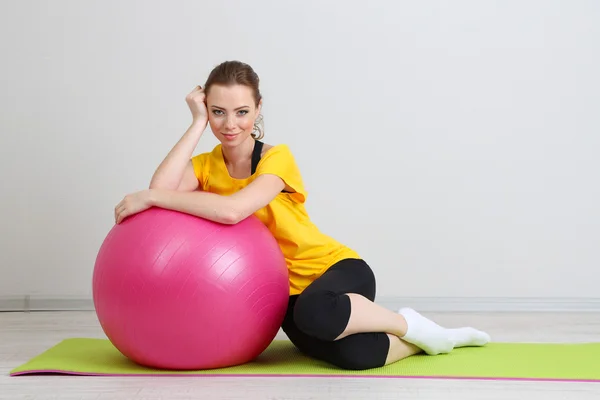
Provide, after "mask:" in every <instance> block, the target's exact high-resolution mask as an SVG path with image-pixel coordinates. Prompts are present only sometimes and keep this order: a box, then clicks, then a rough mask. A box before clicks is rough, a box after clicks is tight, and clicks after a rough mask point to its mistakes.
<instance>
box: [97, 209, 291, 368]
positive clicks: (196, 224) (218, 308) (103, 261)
mask: <svg viewBox="0 0 600 400" xmlns="http://www.w3.org/2000/svg"><path fill="white" fill-rule="evenodd" d="M93 298H94V305H95V308H96V314H97V316H98V320H99V322H100V324H101V326H102V329H103V330H104V332H105V334H106V336H107V337H108V339H109V340H110V341H111V342H112V344H113V345H114V346H115V347H116V348H117V349H118V350H119V351H120V352H121V353H122V354H123V355H125V356H126V357H128V358H129V359H131V360H132V361H134V362H136V363H138V364H141V365H145V366H148V367H152V368H160V369H172V370H198V369H211V368H221V367H229V366H234V365H239V364H244V363H246V362H248V361H251V360H253V359H255V358H256V357H257V356H258V355H259V354H260V353H262V352H263V351H264V350H265V349H266V348H267V347H268V346H269V344H270V343H271V342H272V340H273V339H274V338H275V335H276V334H277V332H278V330H279V328H280V326H281V323H282V321H283V317H284V315H285V312H286V309H287V303H288V298H289V282H288V272H287V267H286V263H285V259H284V257H283V254H282V253H281V250H280V249H279V246H278V245H277V242H276V241H275V239H274V237H273V236H272V234H271V233H270V232H269V230H268V229H267V228H266V227H265V226H264V224H262V222H260V220H259V219H258V218H256V217H255V216H250V217H249V218H247V219H245V220H243V221H241V222H239V223H237V224H235V225H224V224H218V223H214V222H211V221H208V220H206V219H203V218H198V217H194V216H191V215H189V214H184V213H179V212H175V211H170V210H165V209H160V208H151V209H149V210H147V211H144V212H142V213H139V214H136V215H134V216H131V217H129V218H127V219H125V220H124V221H123V222H121V223H120V224H118V225H115V226H114V227H113V228H112V229H111V231H110V232H109V233H108V235H107V237H106V239H105V240H104V242H103V243H102V246H101V247H100V250H99V252H98V255H97V258H96V263H95V266H94V273H93Z"/></svg>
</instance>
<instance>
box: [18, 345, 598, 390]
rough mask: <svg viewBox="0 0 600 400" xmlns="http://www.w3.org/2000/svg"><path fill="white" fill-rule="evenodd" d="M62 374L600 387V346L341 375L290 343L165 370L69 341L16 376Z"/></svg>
mask: <svg viewBox="0 0 600 400" xmlns="http://www.w3.org/2000/svg"><path fill="white" fill-rule="evenodd" d="M42 373H58V374H71V375H103V376H107V375H108V376H121V375H130V376H159V375H160V376H169V375H178V376H181V375H188V376H255V377H258V376H262V377H266V376H269V377H274V376H297V377H308V376H310V377H371V378H373V377H380V378H384V377H385V378H430V379H507V380H558V381H589V382H592V381H594V382H600V343H582V344H554V343H489V344H488V345H487V346H485V347H479V348H476V347H473V348H460V349H455V350H454V351H453V352H452V353H450V354H444V355H438V356H428V355H424V354H419V355H416V356H412V357H409V358H406V359H404V360H401V361H399V362H396V363H394V364H391V365H388V366H385V367H382V368H375V369H370V370H366V371H347V370H341V369H339V368H336V367H334V366H331V365H329V364H327V363H324V362H320V361H316V360H313V359H310V358H308V357H306V356H304V355H302V354H300V353H299V352H298V351H297V350H296V349H295V347H294V346H293V345H292V344H291V343H290V342H289V341H287V340H276V341H273V343H271V345H270V346H269V348H267V349H266V350H265V351H264V352H263V353H262V354H261V355H260V356H259V357H258V358H257V359H256V360H254V361H252V362H249V363H247V364H244V365H239V366H235V367H229V368H221V369H214V370H204V371H183V372H179V371H165V370H156V369H150V368H145V367H142V366H139V365H137V364H135V363H133V362H131V361H129V360H128V359H127V358H125V357H124V356H123V355H121V353H120V352H119V351H118V350H117V349H116V348H115V347H114V346H113V345H112V344H111V343H110V342H109V341H108V340H103V339H67V340H64V341H62V342H60V343H59V344H57V345H56V346H54V347H52V348H50V349H49V350H47V351H46V352H44V353H42V354H40V355H39V356H37V357H34V358H33V359H31V360H30V361H29V362H27V363H26V364H24V365H22V366H20V367H18V368H15V369H14V370H12V371H11V373H10V374H11V375H12V376H17V375H26V374H42Z"/></svg>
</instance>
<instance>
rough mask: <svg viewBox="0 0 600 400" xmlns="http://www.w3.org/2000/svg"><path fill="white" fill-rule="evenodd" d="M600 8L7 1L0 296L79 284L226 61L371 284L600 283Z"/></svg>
mask: <svg viewBox="0 0 600 400" xmlns="http://www.w3.org/2000/svg"><path fill="white" fill-rule="evenodd" d="M599 20H600V3H598V2H597V1H594V0H589V1H574V0H563V1H547V0H529V1H516V0H515V1H503V2H497V1H482V0H472V1H464V0H463V1H458V0H455V1H429V2H418V1H391V0H390V1H369V2H348V1H335V2H334V1H307V0H303V1H295V2H289V1H275V0H274V1H263V0H254V1H250V2H246V1H242V0H235V1H178V2H174V4H171V3H170V2H158V1H155V2H146V1H115V0H113V1H106V0H103V1H85V2H81V1H76V0H73V1H65V0H61V1H54V2H46V1H22V2H17V1H13V2H8V1H7V2H2V3H1V4H0V44H1V47H0V48H1V49H2V62H1V63H0V79H2V90H1V92H0V93H1V94H0V96H1V97H0V110H1V111H0V117H1V119H0V130H1V136H0V149H1V151H2V157H1V158H0V163H1V164H0V174H1V182H2V185H1V191H2V196H1V200H0V201H1V204H0V214H1V215H0V217H1V226H2V229H1V240H0V246H1V247H0V295H3V296H20V295H34V296H36V295H37V296H58V297H60V296H65V297H68V296H82V297H86V296H87V297H89V296H90V295H91V276H92V270H93V264H94V260H95V256H96V252H97V250H98V248H99V246H100V244H101V242H102V240H103V239H104V236H105V235H106V233H107V232H108V230H109V229H110V228H111V226H112V225H113V219H112V217H113V208H114V205H115V204H116V203H117V202H118V201H119V200H120V199H121V198H122V197H123V196H124V195H125V194H127V193H129V192H133V191H137V190H140V189H143V188H145V187H146V186H147V184H148V182H149V179H150V177H151V175H152V173H153V171H154V168H155V167H156V166H157V165H158V163H159V162H160V161H161V160H162V158H163V157H164V156H165V155H166V153H167V152H168V150H169V149H170V148H171V146H173V145H174V144H175V142H176V141H177V140H178V139H179V137H180V136H181V135H182V134H183V132H184V131H185V129H186V128H187V127H188V126H189V123H190V122H191V119H190V113H189V110H188V108H187V106H186V104H185V101H184V97H185V95H186V94H187V93H188V92H189V91H190V90H191V89H192V88H193V86H194V85H196V84H201V83H203V82H204V80H205V79H206V76H207V74H208V72H209V71H210V69H212V68H213V67H214V66H215V65H216V64H218V63H219V62H221V61H224V60H227V59H240V60H243V61H246V62H249V63H250V64H252V65H253V66H254V67H255V69H256V70H257V72H258V73H259V75H260V76H261V79H262V90H263V94H264V97H265V108H264V115H265V124H266V129H267V131H266V133H267V136H266V141H267V142H269V143H272V144H275V143H282V142H285V143H288V144H289V145H290V146H291V147H292V149H293V150H294V152H295V154H296V157H297V159H298V162H299V163H300V165H301V168H302V171H303V174H304V178H305V181H306V184H307V186H308V189H309V210H310V211H311V213H312V216H313V219H314V220H315V221H316V222H317V223H318V224H319V225H320V226H321V227H322V229H323V230H324V231H325V232H327V233H330V234H331V235H333V236H335V237H337V238H339V239H340V240H342V241H344V242H346V243H347V244H349V245H351V246H353V247H354V248H356V249H357V250H358V251H359V252H360V253H361V254H362V255H363V256H364V257H365V258H366V259H367V260H368V261H369V262H370V264H371V265H372V266H373V268H374V269H375V271H376V273H377V275H378V278H379V295H381V296H448V297H456V296H467V297H468V296H480V297H486V296H496V297H575V298H580V297H581V298H583V297H600V296H599V294H598V289H597V287H598V286H597V285H598V282H600V272H599V268H598V267H599V264H600V255H599V253H598V248H599V246H598V245H599V244H600V234H599V226H600V209H599V207H598V204H600V195H599V187H600V186H599V182H600V176H599V175H600V174H599V169H600V161H599V159H598V157H597V154H598V149H599V146H600V137H599V131H600V120H599V113H598V110H599V107H600V78H599V76H600V74H599V73H598V71H600V56H599V50H600V24H598V21H599ZM215 144H216V142H215V140H214V138H213V137H212V136H211V134H210V132H207V134H206V135H205V137H204V138H203V139H202V141H201V143H200V145H199V147H198V151H207V150H209V149H210V148H212V146H214V145H215Z"/></svg>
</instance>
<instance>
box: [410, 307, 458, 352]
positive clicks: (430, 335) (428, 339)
mask: <svg viewBox="0 0 600 400" xmlns="http://www.w3.org/2000/svg"><path fill="white" fill-rule="evenodd" d="M399 314H400V315H402V316H403V317H404V319H405V320H406V325H407V330H406V334H405V335H404V336H402V337H401V339H402V340H404V341H406V342H408V343H412V344H414V345H415V346H417V347H419V348H421V349H423V351H424V352H425V353H427V354H429V355H432V356H434V355H437V354H443V353H450V352H451V351H452V349H453V347H454V342H453V341H451V340H450V338H449V337H448V332H447V331H446V329H444V328H442V327H441V326H439V325H438V324H436V323H434V322H433V321H431V320H429V319H427V318H425V317H424V316H422V315H421V314H419V313H418V312H416V311H415V310H413V309H412V308H402V309H401V310H400V311H399Z"/></svg>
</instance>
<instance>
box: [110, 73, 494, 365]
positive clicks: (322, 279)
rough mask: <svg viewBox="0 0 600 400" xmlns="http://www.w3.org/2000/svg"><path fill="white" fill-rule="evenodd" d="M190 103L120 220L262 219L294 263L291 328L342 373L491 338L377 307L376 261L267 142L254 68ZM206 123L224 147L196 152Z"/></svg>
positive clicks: (216, 80)
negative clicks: (317, 211)
mask: <svg viewBox="0 0 600 400" xmlns="http://www.w3.org/2000/svg"><path fill="white" fill-rule="evenodd" d="M186 101H187V104H188V106H189V108H190V110H191V113H192V124H191V126H190V128H189V129H188V130H187V131H186V132H185V134H184V135H183V137H181V139H180V140H179V141H178V142H177V144H176V145H175V146H174V147H173V149H172V150H171V151H170V152H169V153H168V155H167V156H166V158H165V159H164V160H163V161H162V163H161V164H160V165H159V167H158V168H157V170H156V172H155V173H154V176H153V177H152V181H151V183H150V188H149V189H148V190H144V191H141V192H137V193H133V194H130V195H127V196H126V197H125V198H124V199H123V200H122V201H121V202H120V203H119V204H118V205H117V206H116V207H115V222H116V223H120V222H121V221H122V220H123V219H124V218H127V217H128V216H130V215H132V214H135V213H138V212H141V211H143V210H146V209H148V208H150V207H161V208H166V209H171V210H176V211H179V212H183V213H188V214H192V215H195V216H198V217H202V218H206V219H209V220H212V221H216V222H219V223H224V224H235V223H237V222H239V221H241V220H243V219H245V218H247V217H248V216H250V215H252V214H254V215H256V216H257V217H258V218H259V219H260V220H261V221H262V222H263V223H264V224H265V225H266V226H267V227H268V228H269V229H270V230H271V232H272V234H273V236H274V237H275V239H276V240H277V241H278V243H279V245H280V247H281V250H282V252H283V254H284V256H285V259H286V262H287V265H288V270H289V277H290V278H289V279H290V299H289V300H290V301H289V305H288V310H287V314H286V316H285V320H284V322H283V325H282V329H283V330H284V332H285V333H286V334H287V335H288V337H289V339H290V340H291V341H292V343H294V345H295V346H296V347H297V348H298V349H299V350H300V351H301V352H303V353H305V354H307V355H308V356H311V357H314V358H316V359H319V360H323V361H326V362H329V363H331V364H333V365H336V366H338V367H340V368H345V369H357V370H358V369H369V368H375V367H381V366H383V365H386V364H390V363H393V362H396V361H398V360H401V359H403V358H405V357H408V356H411V355H413V354H417V353H420V352H425V353H426V354H430V355H436V354H443V353H449V352H450V351H452V349H454V348H456V347H462V346H483V345H485V344H486V343H488V342H489V341H490V337H489V335H488V334H487V333H485V332H482V331H479V330H476V329H474V328H471V327H464V328H458V329H446V328H443V327H441V326H439V325H437V324H436V323H434V322H433V321H431V320H429V319H427V318H425V317H424V316H422V315H421V314H419V313H418V312H416V311H415V310H413V309H410V308H403V309H401V310H399V311H398V312H393V311H391V310H388V309H386V308H384V307H381V306H379V305H377V304H376V303H374V300H375V277H374V274H373V271H372V270H371V268H370V267H369V265H368V264H367V263H366V262H365V261H364V260H363V259H361V258H360V256H359V255H358V254H357V253H356V252H355V251H354V250H353V249H351V248H349V247H347V246H345V245H343V244H341V243H339V242H337V241H336V240H335V239H333V238H331V237H329V236H328V235H325V234H323V233H322V232H320V231H319V229H318V228H317V227H316V226H315V225H314V224H313V223H312V222H311V220H310V218H309V216H308V214H307V212H306V209H305V201H306V198H307V194H306V191H305V189H304V186H303V183H302V177H301V174H300V171H299V169H298V166H297V164H296V162H295V160H294V157H293V155H292V152H291V151H290V149H289V148H288V147H287V146H286V145H276V146H270V145H267V144H264V143H263V142H262V141H261V139H262V138H263V129H262V124H261V122H262V116H261V114H260V111H261V106H262V98H261V94H260V90H259V78H258V76H257V75H256V73H255V72H254V71H253V69H252V68H251V67H250V66H248V65H247V64H244V63H241V62H237V61H229V62H224V63H222V64H220V65H219V66H217V67H216V68H215V69H214V70H213V71H212V72H211V73H210V75H209V77H208V80H207V81H206V83H205V85H204V88H202V87H200V86H197V87H196V88H194V90H192V92H191V93H189V94H188V95H187V97H186ZM207 124H210V127H211V130H212V132H213V133H214V135H215V136H216V138H217V139H218V140H219V142H220V144H219V145H217V146H216V147H215V148H214V149H213V150H212V151H211V152H208V153H203V154H199V155H196V156H193V154H192V152H193V151H194V149H195V148H196V145H197V144H198V141H199V140H200V137H201V136H202V134H203V132H204V131H205V129H206V126H207ZM249 329H252V328H251V327H249Z"/></svg>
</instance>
